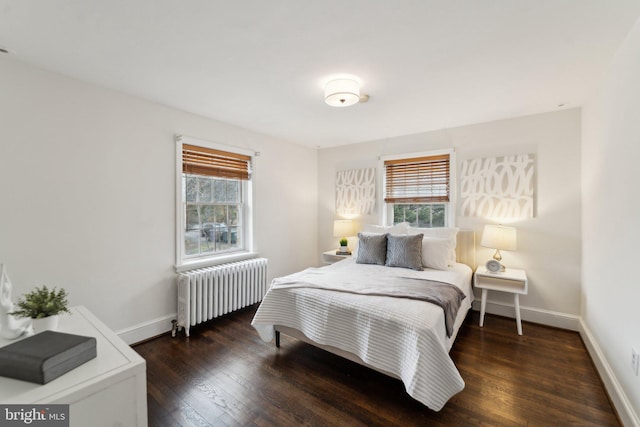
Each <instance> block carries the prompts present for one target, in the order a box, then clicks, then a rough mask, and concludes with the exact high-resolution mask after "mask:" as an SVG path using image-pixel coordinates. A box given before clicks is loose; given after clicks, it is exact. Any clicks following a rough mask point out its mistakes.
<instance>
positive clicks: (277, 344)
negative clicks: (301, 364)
mask: <svg viewBox="0 0 640 427" xmlns="http://www.w3.org/2000/svg"><path fill="white" fill-rule="evenodd" d="M276 347H277V348H280V331H276Z"/></svg>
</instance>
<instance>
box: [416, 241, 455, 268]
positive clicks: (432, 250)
mask: <svg viewBox="0 0 640 427" xmlns="http://www.w3.org/2000/svg"><path fill="white" fill-rule="evenodd" d="M450 255H451V239H440V238H433V237H423V238H422V266H423V267H427V268H435V269H436V270H448V269H449V264H451V262H450Z"/></svg>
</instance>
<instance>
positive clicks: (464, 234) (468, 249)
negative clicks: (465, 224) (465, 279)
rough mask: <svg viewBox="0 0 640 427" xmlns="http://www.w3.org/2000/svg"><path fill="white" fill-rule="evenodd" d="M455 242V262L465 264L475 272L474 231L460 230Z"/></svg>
mask: <svg viewBox="0 0 640 427" xmlns="http://www.w3.org/2000/svg"><path fill="white" fill-rule="evenodd" d="M456 240H457V241H456V260H457V261H458V262H461V263H463V264H467V265H468V266H469V267H471V269H472V270H475V269H476V267H477V264H476V233H475V231H473V230H460V231H458V235H457V238H456Z"/></svg>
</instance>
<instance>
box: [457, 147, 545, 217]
mask: <svg viewBox="0 0 640 427" xmlns="http://www.w3.org/2000/svg"><path fill="white" fill-rule="evenodd" d="M534 172H535V158H534V155H533V154H523V155H514V156H504V157H491V158H484V159H472V160H465V161H463V162H462V171H461V173H460V199H461V208H460V213H461V215H462V216H476V217H483V218H495V219H527V218H533V215H534V175H535V174H534Z"/></svg>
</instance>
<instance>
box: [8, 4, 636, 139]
mask: <svg viewBox="0 0 640 427" xmlns="http://www.w3.org/2000/svg"><path fill="white" fill-rule="evenodd" d="M639 15H640V0H393V1H391V0H323V1H310V0H309V1H303V0H269V1H265V0H236V1H222V0H182V1H180V0H56V1H42V0H0V46H2V47H5V48H6V49H8V50H9V51H10V52H11V54H10V57H11V58H13V59H14V60H17V61H24V62H26V63H29V64H33V65H35V66H37V67H40V68H44V69H47V70H52V71H56V72H59V73H61V74H64V75H67V76H71V77H75V78H78V79H81V80H84V81H88V82H93V83H96V84H98V85H101V86H105V87H109V88H113V89H116V90H119V91H122V92H126V93H129V94H132V95H136V96H139V97H142V98H145V99H149V100H153V101H157V102H160V103H162V104H166V105H169V106H172V107H175V108H179V109H182V110H186V111H190V112H193V113H197V114H200V115H203V116H207V117H211V118H214V119H217V120H221V121H223V122H227V123H231V124H234V125H237V126H240V127H243V128H246V129H250V130H253V131H256V132H260V133H264V134H268V135H272V136H274V137H277V138H280V139H285V140H289V141H293V142H296V143H300V144H305V145H309V146H312V147H316V146H317V147H329V146H336V145H341V144H349V143H354V142H362V141H368V140H374V139H382V138H388V137H394V136H399V135H405V134H412V133H418V132H424V131H429V130H435V129H443V128H450V127H454V126H461V125H465V124H470V123H479V122H485V121H490V120H495V119H502V118H507V117H515V116H521V115H527V114H535V113H540V112H545V111H552V110H556V109H558V108H571V107H576V106H579V105H581V104H582V103H583V102H584V101H585V99H587V98H588V96H589V95H590V93H591V91H593V90H594V89H595V87H596V85H597V84H598V82H599V80H600V78H601V76H602V74H603V72H604V70H605V67H606V66H607V64H608V62H609V61H610V60H611V58H612V56H613V54H614V52H615V50H616V49H617V47H618V46H619V45H620V43H621V42H622V40H623V38H624V37H625V35H626V34H627V33H628V31H629V30H630V29H631V27H632V25H633V24H634V23H635V21H636V20H637V18H638V16H639ZM334 73H351V74H355V75H357V76H359V77H360V78H361V79H362V81H363V82H364V86H363V92H364V93H367V94H369V95H370V100H369V102H368V103H361V104H357V105H355V106H352V107H347V108H334V107H329V106H327V105H325V104H324V101H323V88H322V82H323V81H324V80H325V79H326V78H327V77H328V76H330V75H332V74H334ZM4 83H6V82H2V84H4ZM559 104H564V106H563V107H559V106H558V105H559Z"/></svg>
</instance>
